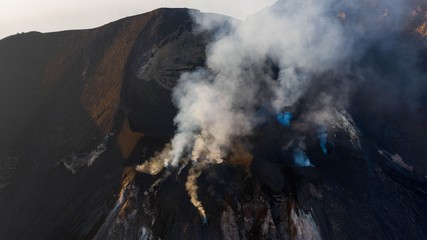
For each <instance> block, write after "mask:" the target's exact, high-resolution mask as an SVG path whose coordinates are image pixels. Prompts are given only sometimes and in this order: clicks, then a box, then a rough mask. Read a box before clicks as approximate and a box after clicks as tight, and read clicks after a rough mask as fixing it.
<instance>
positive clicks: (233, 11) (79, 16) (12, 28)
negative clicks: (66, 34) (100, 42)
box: [0, 0, 276, 39]
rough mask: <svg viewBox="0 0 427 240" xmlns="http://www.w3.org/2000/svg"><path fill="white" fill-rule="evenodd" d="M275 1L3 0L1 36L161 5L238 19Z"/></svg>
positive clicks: (99, 21)
mask: <svg viewBox="0 0 427 240" xmlns="http://www.w3.org/2000/svg"><path fill="white" fill-rule="evenodd" d="M274 2H276V0H235V1H233V2H229V1H225V0H217V1H215V2H208V1H203V0H193V1H183V0H163V1H159V0H144V1H141V0H140V1H138V0H126V1H122V2H120V1H112V0H110V1H100V0H93V1H90V2H87V1H83V0H74V1H70V0H65V1H61V2H60V3H58V2H57V1H53V0H35V1H34V0H15V1H9V2H4V3H2V5H3V6H2V8H1V9H0V39H3V38H5V37H7V36H10V35H14V34H17V33H22V32H30V31H38V32H55V31H62V30H72V29H87V28H94V27H98V26H101V25H104V24H107V23H109V22H112V21H115V20H118V19H121V18H124V17H128V16H133V15H137V14H141V13H144V12H149V11H151V10H154V9H157V8H161V7H171V8H175V7H187V8H194V9H199V10H200V11H203V12H213V13H220V14H224V15H228V16H232V17H235V18H238V19H244V18H245V17H246V16H248V15H250V14H252V13H254V12H256V11H258V10H260V9H262V8H264V7H266V6H268V5H271V4H273V3H274Z"/></svg>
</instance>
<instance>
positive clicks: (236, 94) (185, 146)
mask: <svg viewBox="0 0 427 240" xmlns="http://www.w3.org/2000/svg"><path fill="white" fill-rule="evenodd" d="M329 4H330V2H325V3H319V2H318V1H304V2H302V1H287V2H283V3H281V4H280V5H279V6H280V7H281V8H280V11H279V10H278V9H277V8H268V9H265V10H263V11H261V12H259V13H257V14H256V15H253V16H251V17H250V18H248V19H247V20H246V21H244V22H236V21H232V20H231V21H228V25H229V26H230V28H231V30H230V31H228V32H225V33H224V32H222V33H221V34H220V36H217V38H216V40H215V41H214V42H213V43H211V44H209V46H208V48H207V64H206V67H205V68H203V69H198V70H196V71H194V72H190V73H185V74H183V75H182V76H181V78H180V79H179V81H178V85H177V86H176V87H175V89H174V92H173V99H174V101H175V104H176V106H177V107H178V109H179V112H178V115H177V116H176V118H175V124H176V125H177V133H176V135H175V137H174V138H173V139H172V151H171V156H170V158H168V159H166V161H165V164H166V165H172V166H176V165H177V164H178V163H179V162H180V159H182V157H183V156H184V155H186V154H189V155H191V158H192V160H193V161H196V160H199V159H200V160H202V161H208V162H212V163H220V162H222V161H223V160H224V158H225V157H226V156H227V154H228V153H229V151H230V149H229V148H230V146H231V145H232V144H233V142H234V141H236V140H237V139H239V138H241V137H245V136H248V135H251V134H252V131H253V129H254V127H255V126H257V124H258V123H259V122H260V121H261V119H260V117H259V116H258V115H257V109H259V108H260V107H263V108H265V109H268V111H269V114H270V115H272V116H274V115H276V114H278V113H280V112H281V111H282V109H283V108H285V107H289V106H292V105H293V104H295V103H296V102H297V101H298V99H299V98H300V97H301V96H302V95H303V94H304V92H305V91H306V90H307V88H308V86H309V84H310V81H312V78H313V76H314V75H316V74H320V73H322V72H325V71H329V70H331V69H333V68H334V67H335V66H336V65H337V64H339V63H340V62H341V61H342V59H344V58H345V57H346V52H347V51H346V47H345V44H346V39H345V38H344V36H343V29H342V25H341V23H340V22H339V21H337V19H336V18H335V16H331V15H330V14H328V11H329V9H330V6H329ZM207 18H208V19H207ZM194 19H195V20H196V22H197V23H198V24H199V25H198V29H199V30H200V31H203V30H212V29H215V28H217V26H218V22H220V21H219V20H218V16H214V17H213V16H211V15H204V14H203V15H202V14H197V13H196V14H194ZM223 21H226V20H224V19H223ZM269 62H270V63H272V64H270V65H269V64H268V63H269ZM272 65H274V67H275V68H277V70H276V71H277V74H274V70H272ZM275 75H277V76H275Z"/></svg>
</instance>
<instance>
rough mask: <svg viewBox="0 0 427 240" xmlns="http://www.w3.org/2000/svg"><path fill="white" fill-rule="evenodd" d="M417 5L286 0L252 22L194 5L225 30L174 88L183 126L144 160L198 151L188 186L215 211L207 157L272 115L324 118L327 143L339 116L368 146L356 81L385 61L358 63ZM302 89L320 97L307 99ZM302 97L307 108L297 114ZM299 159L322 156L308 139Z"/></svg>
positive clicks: (303, 121) (179, 158)
mask: <svg viewBox="0 0 427 240" xmlns="http://www.w3.org/2000/svg"><path fill="white" fill-rule="evenodd" d="M408 12H409V9H408V7H407V6H406V4H405V3H404V1H401V0H392V1H381V0H380V1H364V0H360V1H350V2H347V1H346V2H338V1H333V0H325V1H318V0H306V1H300V0H288V1H278V2H277V3H276V4H275V5H273V6H272V7H270V8H266V9H264V10H262V11H260V12H258V13H257V14H255V15H252V16H251V17H249V18H247V19H246V20H245V21H242V22H240V21H236V20H234V19H230V18H226V17H222V16H219V15H212V14H200V13H199V12H195V11H194V12H191V13H192V15H193V19H194V21H195V22H196V30H195V31H199V32H204V31H207V32H210V33H216V34H214V36H213V37H212V39H213V41H212V42H211V43H210V44H208V46H207V49H206V57H207V59H206V65H205V66H204V67H203V68H199V69H196V70H195V71H192V72H186V73H184V74H182V75H181V77H180V79H179V80H178V82H177V85H176V86H175V88H174V89H173V101H174V104H175V105H176V107H177V108H178V114H177V115H176V117H175V119H174V123H175V125H176V127H177V130H176V134H175V136H174V137H173V138H172V140H171V143H170V145H168V146H167V147H165V149H164V150H163V152H162V153H160V154H158V155H157V156H155V157H154V158H153V159H152V160H151V161H150V162H149V163H146V164H144V165H141V166H139V167H138V168H139V169H138V170H139V171H143V172H149V173H151V174H153V173H156V172H157V173H158V172H159V169H160V168H163V167H177V166H179V165H181V167H182V166H186V164H187V163H188V162H189V161H192V167H191V169H190V171H189V176H188V179H187V183H186V189H187V191H188V193H189V196H190V198H191V202H192V203H193V204H194V206H195V207H196V208H197V209H198V211H199V213H200V214H201V215H202V216H203V217H204V219H206V214H205V211H204V209H203V206H202V204H201V202H200V201H199V200H198V198H197V189H198V187H197V182H196V180H197V178H198V177H199V176H200V174H201V172H202V170H203V169H204V168H205V167H206V166H209V165H210V164H218V163H222V162H223V161H226V160H227V157H228V156H229V154H230V152H232V151H233V149H232V146H236V145H239V140H240V139H242V138H245V137H247V136H251V135H252V134H253V133H254V129H256V128H257V126H259V125H261V124H264V123H265V122H266V121H268V120H266V119H268V118H271V117H277V119H278V120H279V121H282V124H284V125H287V126H289V124H290V120H291V119H292V121H294V120H295V121H296V123H295V125H294V124H293V126H292V127H293V128H306V126H307V125H312V126H322V129H320V130H319V132H318V138H319V141H320V145H321V148H322V151H323V152H324V153H326V152H327V149H326V144H327V136H328V133H327V131H326V129H329V126H338V127H340V128H341V129H344V130H345V131H347V132H348V133H349V136H350V137H351V140H352V142H353V143H354V144H355V145H357V146H358V147H359V148H360V142H359V139H358V130H357V129H356V128H355V127H354V123H353V120H352V118H351V116H350V115H348V116H347V115H346V114H341V112H344V113H345V107H346V105H347V104H348V101H349V98H350V95H351V91H352V89H353V88H354V86H357V85H359V83H363V82H366V81H372V80H370V78H373V79H378V78H379V77H378V76H377V75H376V74H373V72H376V70H372V69H370V68H369V67H364V66H362V67H358V68H355V65H357V64H359V63H360V61H362V60H363V59H364V58H365V57H366V52H367V51H368V50H369V49H370V48H371V47H372V45H373V44H375V43H376V44H378V43H381V40H382V39H384V37H387V38H388V37H390V36H392V33H394V32H397V31H400V30H401V29H402V28H403V27H404V25H403V24H402V22H403V19H404V18H405V16H406V15H405V14H407V13H408ZM389 47H390V46H384V49H386V50H385V51H387V49H389ZM417 74H418V73H417ZM417 76H419V74H418V75H417ZM380 86H381V85H380ZM302 96H304V97H305V98H307V99H310V100H306V101H305V103H301V98H302ZM304 104H305V105H304ZM297 105H302V108H303V110H301V109H300V110H299V111H300V113H299V114H298V115H296V117H295V118H296V119H294V117H293V116H294V115H293V112H292V111H293V110H295V109H296V108H297V107H296V106H297ZM284 112H285V113H286V114H283V113H284ZM260 113H262V114H260ZM297 118H299V119H297ZM294 160H295V163H296V164H297V165H300V166H312V164H311V163H310V160H309V158H308V157H307V155H306V154H305V152H304V149H303V148H298V149H296V150H295V149H294ZM156 166H160V168H158V167H156Z"/></svg>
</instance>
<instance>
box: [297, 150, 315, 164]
mask: <svg viewBox="0 0 427 240" xmlns="http://www.w3.org/2000/svg"><path fill="white" fill-rule="evenodd" d="M294 162H295V164H296V165H298V166H301V167H314V166H313V164H311V162H310V159H308V157H307V155H306V154H305V152H304V151H303V150H301V149H295V151H294Z"/></svg>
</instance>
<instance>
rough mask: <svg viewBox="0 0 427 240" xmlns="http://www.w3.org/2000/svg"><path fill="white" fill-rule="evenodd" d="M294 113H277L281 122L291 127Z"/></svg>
mask: <svg viewBox="0 0 427 240" xmlns="http://www.w3.org/2000/svg"><path fill="white" fill-rule="evenodd" d="M292 117H293V116H292V113H291V112H285V113H278V114H277V115H276V118H277V121H279V122H280V124H282V125H284V126H286V127H289V126H290V125H291V120H292Z"/></svg>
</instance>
